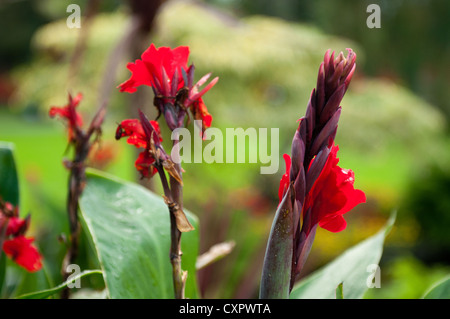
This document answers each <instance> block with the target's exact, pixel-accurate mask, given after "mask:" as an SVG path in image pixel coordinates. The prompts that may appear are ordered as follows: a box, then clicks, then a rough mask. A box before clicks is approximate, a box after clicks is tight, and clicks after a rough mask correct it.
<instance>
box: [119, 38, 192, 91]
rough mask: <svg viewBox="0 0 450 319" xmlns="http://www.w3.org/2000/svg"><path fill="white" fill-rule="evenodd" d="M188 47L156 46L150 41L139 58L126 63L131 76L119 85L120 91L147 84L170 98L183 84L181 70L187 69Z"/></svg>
mask: <svg viewBox="0 0 450 319" xmlns="http://www.w3.org/2000/svg"><path fill="white" fill-rule="evenodd" d="M188 58H189V47H186V46H180V47H177V48H175V49H170V48H168V47H160V48H158V49H157V48H156V47H155V45H154V44H153V43H152V44H151V45H150V47H149V48H148V49H147V50H145V51H144V53H142V56H141V60H136V62H135V63H131V62H130V63H128V65H127V68H128V70H130V71H131V73H132V74H131V77H130V78H129V79H128V80H127V81H125V82H123V83H122V84H120V85H119V89H120V92H128V93H134V92H136V90H137V87H139V86H141V85H148V86H151V87H153V88H155V89H156V90H157V92H158V94H160V95H162V96H164V97H167V98H170V97H175V94H176V92H177V91H178V90H179V89H180V88H181V87H182V86H183V76H182V70H181V69H183V70H184V71H185V72H186V71H187V68H188V67H187V62H188Z"/></svg>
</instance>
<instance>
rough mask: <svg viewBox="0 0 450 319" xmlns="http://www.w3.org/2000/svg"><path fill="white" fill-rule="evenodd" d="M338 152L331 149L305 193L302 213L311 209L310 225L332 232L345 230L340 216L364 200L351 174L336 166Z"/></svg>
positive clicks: (362, 193)
mask: <svg viewBox="0 0 450 319" xmlns="http://www.w3.org/2000/svg"><path fill="white" fill-rule="evenodd" d="M338 150H339V147H338V146H337V145H334V146H333V147H332V148H331V152H330V154H329V155H328V159H327V162H326V164H325V166H324V168H323V170H322V172H321V173H320V175H319V177H318V178H317V180H316V181H315V183H314V185H313V186H312V188H311V190H310V192H309V193H308V196H307V198H306V201H305V207H304V208H303V214H305V213H307V212H308V210H309V209H310V212H309V213H310V214H311V226H313V225H316V224H319V226H320V227H322V228H324V229H326V230H329V231H331V232H340V231H342V230H344V229H345V227H346V226H347V222H346V221H345V219H344V217H343V216H342V215H343V214H345V213H347V212H348V211H350V210H351V209H353V208H354V207H355V206H356V205H358V204H361V203H364V202H365V201H366V196H365V194H364V192H363V191H361V190H359V189H355V188H354V187H353V184H354V182H355V175H354V173H353V171H351V170H347V169H342V168H340V167H339V166H338V165H337V164H338V162H339V159H338V158H337V157H336V155H337V152H338ZM308 233H309V230H306V234H308Z"/></svg>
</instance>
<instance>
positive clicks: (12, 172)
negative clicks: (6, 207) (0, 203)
mask: <svg viewBox="0 0 450 319" xmlns="http://www.w3.org/2000/svg"><path fill="white" fill-rule="evenodd" d="M13 152H14V145H13V144H12V143H5V142H0V197H1V198H2V199H3V200H4V201H7V202H10V203H11V204H13V205H14V206H17V205H18V204H19V181H18V178H17V170H16V164H15V161H14V155H13Z"/></svg>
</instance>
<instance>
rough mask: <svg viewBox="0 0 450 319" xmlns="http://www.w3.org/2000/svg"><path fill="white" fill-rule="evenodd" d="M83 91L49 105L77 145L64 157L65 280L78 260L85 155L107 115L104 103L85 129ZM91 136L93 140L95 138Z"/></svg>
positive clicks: (65, 295) (66, 294)
mask: <svg viewBox="0 0 450 319" xmlns="http://www.w3.org/2000/svg"><path fill="white" fill-rule="evenodd" d="M81 99H82V95H81V94H78V95H77V96H76V97H75V98H72V96H71V95H70V94H69V103H68V104H67V105H66V106H64V107H52V108H50V111H49V115H50V117H55V116H59V117H61V118H63V119H64V120H66V121H67V124H68V134H69V146H72V147H73V149H74V157H73V160H72V161H70V160H64V165H65V167H66V168H67V169H69V181H68V194H67V203H66V208H67V217H68V220H69V232H70V237H69V244H68V248H67V252H66V255H65V256H64V259H63V261H62V266H61V275H62V277H63V281H66V280H67V279H68V278H69V276H70V274H71V272H69V271H68V266H69V265H70V264H73V263H75V261H76V259H77V257H78V250H79V249H78V246H79V237H80V223H79V219H78V203H79V200H80V197H81V195H82V193H83V190H84V187H85V184H86V163H85V162H86V159H87V158H88V155H89V152H90V150H91V148H92V146H93V144H94V143H96V142H97V141H98V139H99V136H100V134H101V125H102V123H103V119H104V117H105V113H106V109H105V104H103V105H102V106H101V107H100V108H99V110H98V111H97V113H96V114H95V115H94V117H93V119H92V121H91V123H90V125H89V128H88V129H87V131H84V130H83V129H82V125H83V120H82V117H81V115H80V114H79V113H78V112H77V111H76V107H77V106H78V104H79V103H80V101H81ZM92 137H94V140H93V141H92ZM69 296H70V290H69V288H65V289H63V290H62V292H61V298H62V299H68V298H69Z"/></svg>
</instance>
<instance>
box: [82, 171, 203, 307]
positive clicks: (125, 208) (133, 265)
mask: <svg viewBox="0 0 450 319" xmlns="http://www.w3.org/2000/svg"><path fill="white" fill-rule="evenodd" d="M80 209H81V216H82V219H83V221H84V225H85V227H87V229H88V231H89V232H90V235H91V238H92V244H93V245H94V249H95V250H96V252H97V255H98V258H99V261H100V266H101V268H102V270H103V277H104V279H105V285H106V288H107V290H108V292H109V297H110V298H112V299H116V298H120V299H129V298H133V299H143V298H151V299H162V298H174V290H173V283H172V265H171V263H170V260H169V251H170V248H169V247H170V218H169V211H168V208H167V206H166V204H165V203H164V200H163V199H162V197H161V196H158V195H156V194H154V193H152V192H150V191H149V190H147V189H146V188H144V187H142V186H140V185H138V184H135V183H130V182H125V181H122V180H119V179H117V178H115V177H112V176H107V175H104V174H103V173H100V172H97V171H94V170H88V172H87V183H86V188H85V189H84V192H83V196H82V198H81V201H80ZM185 213H186V215H187V217H188V219H189V221H190V222H191V224H192V225H193V226H194V228H195V230H194V231H191V232H187V233H183V234H182V237H181V243H182V245H181V249H182V252H183V256H182V264H181V266H182V269H183V270H187V271H188V277H187V282H186V290H185V293H186V297H187V298H197V297H198V293H197V284H196V274H195V262H196V259H197V255H198V243H199V237H198V236H199V235H198V221H197V218H196V217H195V216H194V215H193V214H192V213H190V212H189V211H186V210H185Z"/></svg>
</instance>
